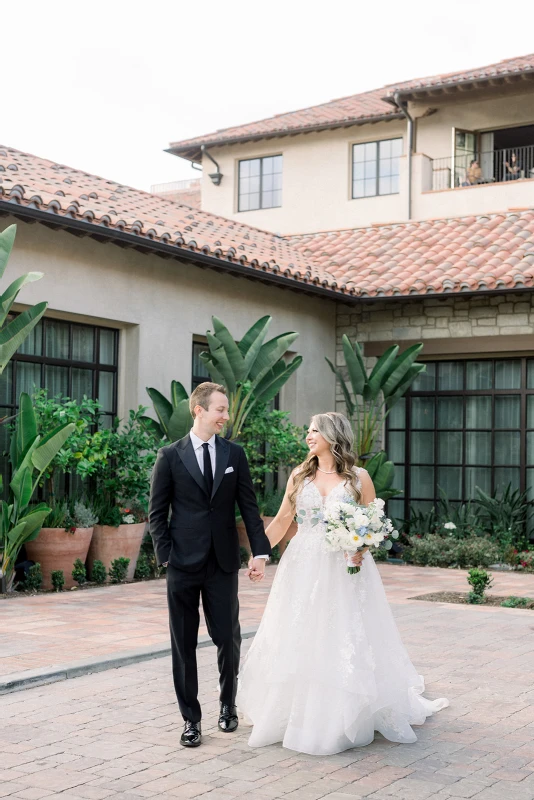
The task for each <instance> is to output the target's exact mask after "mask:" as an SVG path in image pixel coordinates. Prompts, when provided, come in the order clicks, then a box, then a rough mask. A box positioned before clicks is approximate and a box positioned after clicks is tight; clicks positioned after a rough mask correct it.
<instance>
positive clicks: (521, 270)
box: [288, 209, 534, 297]
mask: <svg viewBox="0 0 534 800" xmlns="http://www.w3.org/2000/svg"><path fill="white" fill-rule="evenodd" d="M288 238H289V242H290V244H291V245H292V246H293V248H297V249H298V250H299V251H300V253H301V255H302V257H303V258H304V259H305V260H306V261H313V263H314V264H316V265H317V266H318V267H324V268H328V271H329V273H331V274H332V275H334V277H335V280H336V283H337V287H338V290H340V289H341V290H342V291H344V292H345V293H346V294H351V295H353V296H356V297H377V296H385V297H388V296H390V297H391V296H401V295H428V294H445V293H450V292H453V293H455V292H469V293H472V292H478V291H485V290H513V289H517V288H526V287H531V288H534V209H530V210H526V211H517V212H508V213H502V214H491V215H484V216H477V217H475V216H472V217H459V218H454V219H440V220H430V221H424V222H405V223H399V224H396V225H380V226H373V227H370V228H360V229H357V230H342V231H330V232H328V233H315V234H307V235H303V236H291V237H288Z"/></svg>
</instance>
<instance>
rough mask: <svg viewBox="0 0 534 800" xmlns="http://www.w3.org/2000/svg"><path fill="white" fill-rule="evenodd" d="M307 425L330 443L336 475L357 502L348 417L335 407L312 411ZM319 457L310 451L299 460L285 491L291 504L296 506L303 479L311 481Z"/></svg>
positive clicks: (358, 492)
mask: <svg viewBox="0 0 534 800" xmlns="http://www.w3.org/2000/svg"><path fill="white" fill-rule="evenodd" d="M311 425H312V426H313V427H314V428H317V430H318V431H319V433H320V434H321V436H322V437H323V438H324V439H326V441H327V442H328V444H329V445H330V452H331V453H332V455H333V456H334V462H335V466H336V472H337V474H338V475H339V476H340V477H344V478H345V480H346V483H347V489H348V490H349V492H350V494H352V495H353V497H354V499H355V500H356V502H357V503H359V502H360V499H361V492H360V490H359V488H358V478H357V475H356V471H355V469H354V466H355V464H356V459H357V456H356V453H355V452H354V450H353V447H354V433H353V431H352V427H351V424H350V422H349V421H348V419H347V418H346V417H345V416H344V415H343V414H338V413H337V412H336V411H328V412H327V413H326V414H315V416H313V417H312V419H311ZM318 464H319V459H318V458H317V456H316V455H313V453H311V452H310V454H309V455H308V457H307V459H306V461H303V462H302V464H300V465H299V466H298V467H297V468H296V470H295V472H294V474H293V489H292V490H291V493H290V495H289V502H290V503H291V505H292V507H293V508H295V506H296V498H297V495H298V493H299V492H300V490H301V489H302V487H303V485H304V481H305V480H307V479H308V480H310V481H313V480H315V476H316V474H317V467H318Z"/></svg>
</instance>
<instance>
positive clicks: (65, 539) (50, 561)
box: [26, 528, 93, 589]
mask: <svg viewBox="0 0 534 800" xmlns="http://www.w3.org/2000/svg"><path fill="white" fill-rule="evenodd" d="M92 536H93V528H76V531H75V532H74V533H69V532H68V531H66V530H65V529H64V528H41V530H40V531H39V534H38V536H37V538H36V539H34V540H33V542H26V554H27V556H28V558H29V559H30V561H35V562H39V564H40V565H41V570H42V573H43V589H51V588H52V571H53V570H56V569H61V570H63V575H64V576H65V588H66V589H70V588H71V587H72V586H77V585H78V584H77V583H76V581H75V580H74V578H73V577H72V568H73V565H74V562H75V561H76V559H77V558H79V559H80V561H83V562H84V563H85V559H86V558H87V551H88V550H89V545H90V543H91V537H92Z"/></svg>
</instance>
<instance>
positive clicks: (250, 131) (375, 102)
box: [168, 53, 534, 161]
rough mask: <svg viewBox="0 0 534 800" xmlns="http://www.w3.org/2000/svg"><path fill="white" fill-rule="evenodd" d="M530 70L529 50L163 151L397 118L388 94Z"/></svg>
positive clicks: (190, 154) (533, 57) (533, 58)
mask: <svg viewBox="0 0 534 800" xmlns="http://www.w3.org/2000/svg"><path fill="white" fill-rule="evenodd" d="M532 72H534V53H531V54H530V55H526V56H522V57H520V58H509V59H506V60H505V61H500V62H498V63H497V64H490V65H489V66H485V67H479V68H477V69H471V70H462V71H460V72H452V73H450V74H448V75H433V76H432V77H429V78H417V79H415V80H411V81H403V82H401V83H398V84H391V85H388V86H383V87H382V88H380V89H374V90H373V91H370V92H364V93H363V94H355V95H350V96H349V97H342V98H341V99H339V100H331V101H330V102H328V103H322V104H321V105H318V106H312V107H310V108H303V109H301V110H299V111H291V112H289V113H287V114H277V115H276V116H274V117H269V118H268V119H263V120H260V121H259V122H251V123H248V124H246V125H236V126H234V127H232V128H223V129H222V130H219V131H215V133H210V134H207V135H205V136H196V137H194V138H192V139H184V140H183V141H179V142H173V143H172V144H171V145H170V147H169V149H168V152H170V153H174V154H175V155H179V156H182V157H184V158H189V159H191V160H192V161H199V160H200V159H201V151H200V147H201V146H202V145H206V146H208V145H222V144H232V143H236V142H247V141H252V140H256V139H264V138H268V137H273V136H284V135H287V134H290V133H291V134H295V133H307V132H310V131H317V130H321V129H328V128H336V127H343V126H348V125H357V124H363V123H366V122H373V121H375V122H376V121H378V120H380V119H399V118H401V117H402V115H401V114H400V113H399V111H398V109H397V107H396V106H395V104H394V102H393V96H394V95H395V94H396V93H397V92H399V94H400V95H401V96H404V98H405V99H406V98H408V97H410V96H411V95H413V94H415V93H425V92H429V91H432V92H434V93H436V92H437V91H438V90H439V89H441V88H443V89H447V90H448V91H450V90H451V88H453V87H454V88H458V87H462V86H464V87H465V85H466V84H470V83H473V82H477V83H479V82H481V81H484V80H487V81H488V82H489V81H490V80H491V81H495V80H505V79H508V78H509V79H521V78H522V77H523V76H525V77H527V76H529V75H530V73H532Z"/></svg>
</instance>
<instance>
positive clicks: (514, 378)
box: [495, 359, 521, 389]
mask: <svg viewBox="0 0 534 800" xmlns="http://www.w3.org/2000/svg"><path fill="white" fill-rule="evenodd" d="M495 388H496V389H520V388H521V362H520V361H512V360H510V359H509V360H507V361H496V362H495Z"/></svg>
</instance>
